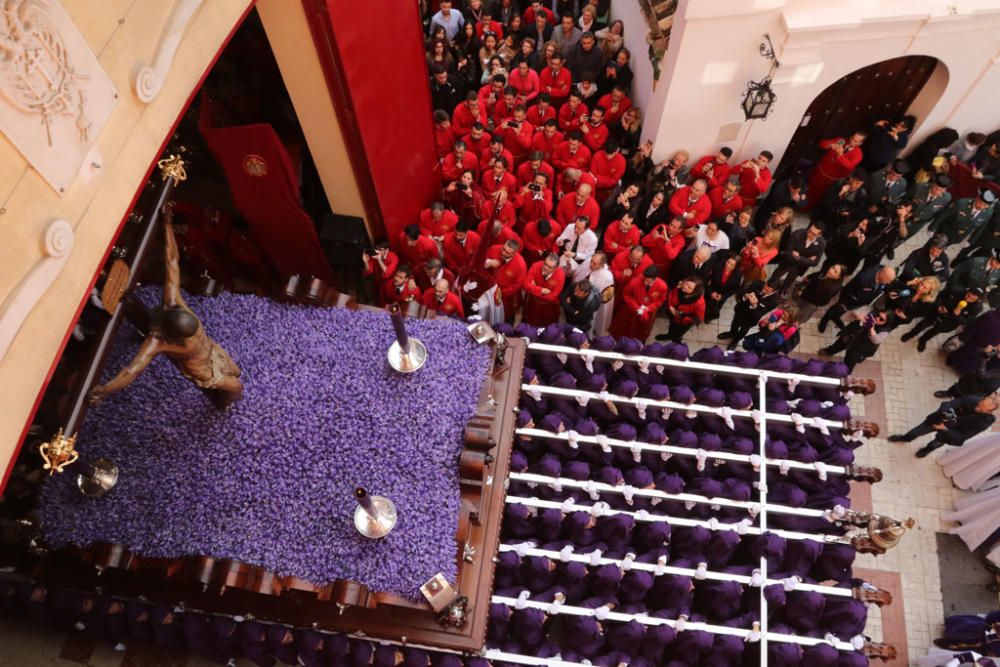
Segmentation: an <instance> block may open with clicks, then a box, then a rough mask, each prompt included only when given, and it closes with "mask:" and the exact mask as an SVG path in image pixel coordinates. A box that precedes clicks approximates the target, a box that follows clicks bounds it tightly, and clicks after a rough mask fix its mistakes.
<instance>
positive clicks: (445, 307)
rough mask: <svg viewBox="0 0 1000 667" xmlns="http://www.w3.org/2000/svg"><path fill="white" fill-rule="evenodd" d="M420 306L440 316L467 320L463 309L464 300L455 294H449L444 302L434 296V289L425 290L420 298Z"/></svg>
mask: <svg viewBox="0 0 1000 667" xmlns="http://www.w3.org/2000/svg"><path fill="white" fill-rule="evenodd" d="M420 305H422V306H423V307H424V308H426V309H427V310H433V311H434V312H435V313H437V314H438V315H439V316H447V317H457V318H459V319H465V309H464V308H462V300H461V299H460V298H458V295H457V294H455V293H454V292H448V293H447V294H446V295H445V297H444V301H438V300H437V296H435V295H434V288H433V287H428V288H427V289H426V290H424V295H423V296H422V297H420Z"/></svg>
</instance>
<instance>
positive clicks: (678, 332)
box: [656, 276, 705, 343]
mask: <svg viewBox="0 0 1000 667" xmlns="http://www.w3.org/2000/svg"><path fill="white" fill-rule="evenodd" d="M667 315H668V319H669V320H670V328H669V329H668V330H667V333H665V334H658V335H657V336H656V340H669V341H673V342H674V343H679V342H681V340H682V339H683V338H684V334H686V333H687V332H688V331H689V330H690V329H691V327H693V326H695V325H697V324H701V323H702V322H704V321H705V284H704V282H702V280H701V278H699V277H696V276H694V277H691V278H684V279H682V280H680V281H679V282H678V283H677V286H676V287H674V288H673V289H672V290H670V292H669V293H668V295H667Z"/></svg>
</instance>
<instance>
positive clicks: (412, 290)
mask: <svg viewBox="0 0 1000 667" xmlns="http://www.w3.org/2000/svg"><path fill="white" fill-rule="evenodd" d="M414 299H416V300H418V301H419V300H420V288H419V287H416V286H415V285H413V286H411V285H410V281H409V280H407V281H406V282H405V283H403V287H402V289H396V286H395V285H394V284H393V283H392V278H390V279H389V280H386V281H384V282H383V283H382V303H383V304H387V303H398V304H400V305H401V306H403V310H405V309H406V308H405V304H407V303H409V302H410V301H413V300H414Z"/></svg>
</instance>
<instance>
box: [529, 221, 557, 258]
mask: <svg viewBox="0 0 1000 667" xmlns="http://www.w3.org/2000/svg"><path fill="white" fill-rule="evenodd" d="M549 222H550V223H551V225H552V231H551V232H550V233H549V235H548V236H544V237H543V236H542V235H541V233H540V232H539V231H538V221H537V220H532V221H531V222H529V223H528V224H526V225H525V226H524V248H523V249H522V250H521V254H523V255H524V258H525V260H526V261H528V262H532V263H533V262H537V261H538V260H540V259H543V258H544V257H545V255H547V254H549V253H550V252H553V251H554V250H555V247H556V239H557V238H559V235H560V234H562V227H561V226H560V225H559V222H558V221H556V220H550V221H549Z"/></svg>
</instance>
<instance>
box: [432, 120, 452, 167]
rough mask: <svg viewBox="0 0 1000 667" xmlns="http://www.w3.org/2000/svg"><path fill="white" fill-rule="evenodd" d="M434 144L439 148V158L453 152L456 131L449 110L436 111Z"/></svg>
mask: <svg viewBox="0 0 1000 667" xmlns="http://www.w3.org/2000/svg"><path fill="white" fill-rule="evenodd" d="M434 145H435V147H436V148H437V156H438V159H440V158H443V157H444V156H445V155H447V154H448V153H450V152H451V148H452V146H454V145H455V133H454V132H453V131H452V129H451V121H450V120H449V119H448V112H447V111H442V110H441V109H438V110H437V111H435V112H434Z"/></svg>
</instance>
